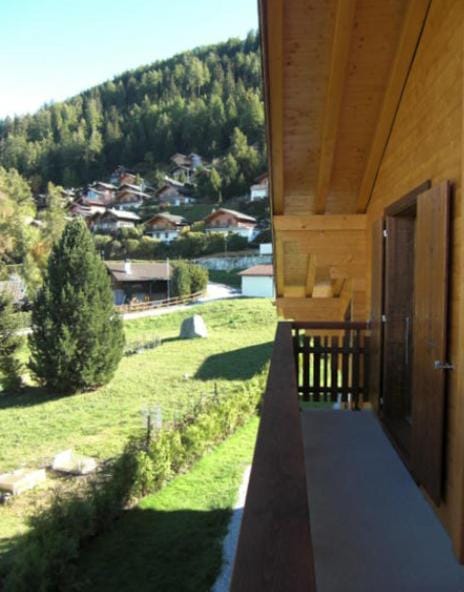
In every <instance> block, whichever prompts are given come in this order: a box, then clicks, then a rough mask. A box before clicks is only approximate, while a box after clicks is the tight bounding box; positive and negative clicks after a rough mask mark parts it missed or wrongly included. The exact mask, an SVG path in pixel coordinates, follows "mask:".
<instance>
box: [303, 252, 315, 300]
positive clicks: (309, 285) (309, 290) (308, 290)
mask: <svg viewBox="0 0 464 592" xmlns="http://www.w3.org/2000/svg"><path fill="white" fill-rule="evenodd" d="M315 281H316V257H314V255H308V269H307V270H306V281H305V294H306V296H312V295H313V289H314V282H315Z"/></svg>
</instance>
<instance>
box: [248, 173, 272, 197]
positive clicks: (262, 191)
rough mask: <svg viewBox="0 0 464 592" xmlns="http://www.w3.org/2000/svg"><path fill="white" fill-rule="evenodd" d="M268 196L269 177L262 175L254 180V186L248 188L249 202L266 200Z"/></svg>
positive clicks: (265, 174)
mask: <svg viewBox="0 0 464 592" xmlns="http://www.w3.org/2000/svg"><path fill="white" fill-rule="evenodd" d="M268 196H269V176H268V174H267V173H263V174H262V175H260V176H259V177H257V178H256V179H255V183H254V185H252V186H251V187H250V201H258V200H260V199H267V197H268Z"/></svg>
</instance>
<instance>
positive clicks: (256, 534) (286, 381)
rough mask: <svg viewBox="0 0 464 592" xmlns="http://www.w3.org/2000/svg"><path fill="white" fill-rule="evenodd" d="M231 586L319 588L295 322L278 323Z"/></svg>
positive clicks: (290, 590) (268, 591) (255, 590)
mask: <svg viewBox="0 0 464 592" xmlns="http://www.w3.org/2000/svg"><path fill="white" fill-rule="evenodd" d="M230 590H231V592H303V591H304V592H314V591H315V590H316V584H315V576H314V559H313V549H312V543H311V532H310V524H309V510H308V498H307V489H306V473H305V464H304V452H303V436H302V429H301V423H300V412H299V405H298V393H297V384H296V372H295V358H294V353H293V342H292V324H291V323H288V322H281V323H279V324H278V327H277V332H276V338H275V342H274V350H273V353H272V359H271V367H270V371H269V377H268V382H267V387H266V393H265V396H264V400H263V407H262V413H261V423H260V427H259V432H258V438H257V442H256V448H255V453H254V458H253V466H252V471H251V476H250V483H249V486H248V493H247V498H246V504H245V510H244V515H243V521H242V527H241V530H240V537H239V542H238V548H237V555H236V558H235V565H234V571H233V576H232V584H231V587H230Z"/></svg>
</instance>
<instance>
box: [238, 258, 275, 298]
mask: <svg viewBox="0 0 464 592" xmlns="http://www.w3.org/2000/svg"><path fill="white" fill-rule="evenodd" d="M238 275H239V276H240V277H241V285H242V296H249V297H254V298H274V295H275V290H274V269H273V267H272V265H254V266H253V267H249V268H248V269H245V270H244V271H240V272H239V274H238Z"/></svg>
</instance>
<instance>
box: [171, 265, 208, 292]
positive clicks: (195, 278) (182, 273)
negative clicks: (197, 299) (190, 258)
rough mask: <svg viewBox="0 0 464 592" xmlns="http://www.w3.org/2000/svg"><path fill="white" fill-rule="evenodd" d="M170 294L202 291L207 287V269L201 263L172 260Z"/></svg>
mask: <svg viewBox="0 0 464 592" xmlns="http://www.w3.org/2000/svg"><path fill="white" fill-rule="evenodd" d="M172 266H173V267H174V270H173V274H172V282H171V286H172V295H173V296H179V297H183V296H189V295H190V294H197V293H198V292H204V291H205V290H206V288H207V287H208V277H209V274H208V270H207V269H205V268H204V267H201V265H195V264H194V263H187V262H186V261H173V262H172Z"/></svg>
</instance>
